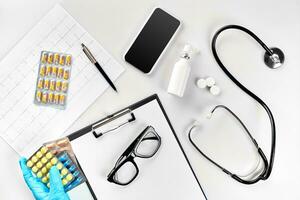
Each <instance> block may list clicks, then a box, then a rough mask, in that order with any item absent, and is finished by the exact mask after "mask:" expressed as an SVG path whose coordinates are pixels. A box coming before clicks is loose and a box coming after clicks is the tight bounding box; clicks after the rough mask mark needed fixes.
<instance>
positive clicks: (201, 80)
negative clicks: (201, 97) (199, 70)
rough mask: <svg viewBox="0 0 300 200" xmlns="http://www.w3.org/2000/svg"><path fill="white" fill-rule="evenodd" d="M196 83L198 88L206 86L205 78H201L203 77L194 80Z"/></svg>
mask: <svg viewBox="0 0 300 200" xmlns="http://www.w3.org/2000/svg"><path fill="white" fill-rule="evenodd" d="M196 85H197V87H198V88H200V89H203V88H206V87H207V83H206V80H205V79H203V78H199V79H198V80H197V82H196Z"/></svg>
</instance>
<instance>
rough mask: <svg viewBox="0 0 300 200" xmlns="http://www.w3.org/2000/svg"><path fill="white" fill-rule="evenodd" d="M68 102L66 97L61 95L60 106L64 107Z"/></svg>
mask: <svg viewBox="0 0 300 200" xmlns="http://www.w3.org/2000/svg"><path fill="white" fill-rule="evenodd" d="M65 101H66V95H64V94H61V95H60V98H59V104H61V105H64V104H65Z"/></svg>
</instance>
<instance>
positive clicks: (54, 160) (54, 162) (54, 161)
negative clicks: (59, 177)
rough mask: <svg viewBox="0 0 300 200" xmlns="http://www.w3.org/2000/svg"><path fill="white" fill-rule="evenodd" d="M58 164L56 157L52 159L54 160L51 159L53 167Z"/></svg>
mask: <svg viewBox="0 0 300 200" xmlns="http://www.w3.org/2000/svg"><path fill="white" fill-rule="evenodd" d="M56 163H57V158H55V157H54V158H52V159H51V164H52V165H55V164H56Z"/></svg>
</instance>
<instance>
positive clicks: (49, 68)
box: [46, 66, 52, 76]
mask: <svg viewBox="0 0 300 200" xmlns="http://www.w3.org/2000/svg"><path fill="white" fill-rule="evenodd" d="M51 73H52V67H51V66H47V69H46V75H47V76H50V75H51Z"/></svg>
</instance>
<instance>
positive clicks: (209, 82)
mask: <svg viewBox="0 0 300 200" xmlns="http://www.w3.org/2000/svg"><path fill="white" fill-rule="evenodd" d="M205 80H206V85H207V86H208V87H212V86H213V85H215V84H216V81H215V79H214V78H213V77H207V78H206V79H205Z"/></svg>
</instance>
